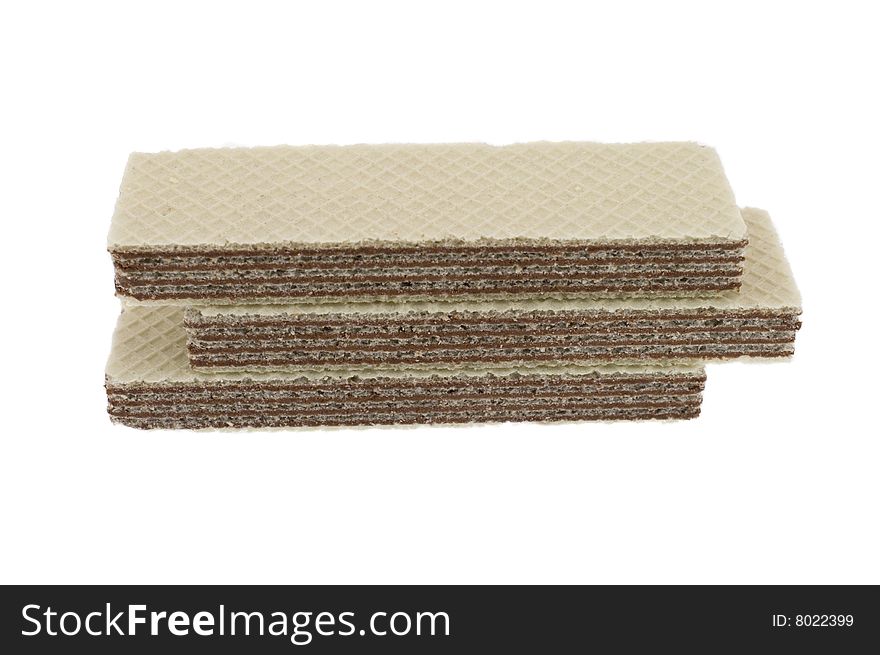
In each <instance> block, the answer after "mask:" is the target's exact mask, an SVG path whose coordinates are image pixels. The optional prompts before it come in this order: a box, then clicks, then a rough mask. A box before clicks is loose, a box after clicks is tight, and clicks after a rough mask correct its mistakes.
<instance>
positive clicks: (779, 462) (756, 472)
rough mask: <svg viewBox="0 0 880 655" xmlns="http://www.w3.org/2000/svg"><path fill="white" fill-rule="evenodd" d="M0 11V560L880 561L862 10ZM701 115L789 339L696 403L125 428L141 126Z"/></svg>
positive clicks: (383, 6)
mask: <svg viewBox="0 0 880 655" xmlns="http://www.w3.org/2000/svg"><path fill="white" fill-rule="evenodd" d="M19 5H20V7H19V8H18V9H14V8H10V7H9V4H7V5H4V7H5V8H4V9H2V10H0V11H2V15H0V55H2V56H0V62H2V64H0V66H2V73H3V74H2V81H0V84H2V87H0V93H2V96H3V97H2V101H0V114H2V122H0V129H2V142H0V146H2V147H0V167H2V168H0V180H2V205H0V207H2V209H0V211H2V216H3V241H2V243H3V256H2V258H0V261H2V266H3V300H4V302H5V305H4V309H3V320H2V328H0V329H2V330H3V344H4V349H3V375H2V381H3V382H2V384H3V386H4V390H3V394H2V395H3V417H2V428H0V429H2V459H0V467H2V471H0V503H2V517H0V526H2V538H0V551H2V552H0V581H2V582H22V583H23V582H28V583H38V582H39V583H49V582H94V583H98V582H108V583H160V582H186V583H198V582H201V583H207V582H211V583H221V582H223V583H238V582H252V583H269V582H285V583H306V582H311V583H337V582H377V583H378V582H381V583H429V582H440V583H445V582H475V583H476V582H481V583H482V582H502V583H513V582H556V583H569V582H592V583H598V582H604V583H635V582H642V583H644V582H672V583H692V582H695V583H708V582H727V583H746V582H752V583H783V582H788V583H808V582H814V583H831V582H835V583H862V582H873V583H880V564H878V562H880V558H878V556H877V554H878V552H880V535H878V497H880V494H878V492H880V475H878V464H880V445H878V438H877V434H878V430H877V425H876V423H877V418H876V416H877V414H876V411H875V410H876V406H877V404H878V399H877V390H878V382H877V374H878V370H880V362H878V359H877V350H876V349H877V341H876V339H877V337H876V331H877V319H878V315H877V303H876V296H877V292H876V289H877V279H878V258H877V256H876V248H877V239H878V237H880V234H878V218H880V216H878V213H880V212H878V197H880V195H878V191H877V185H878V180H880V167H878V153H880V150H878V148H880V138H878V127H877V126H878V119H880V118H878V117H880V103H878V98H877V93H878V91H877V89H878V62H880V49H878V45H877V42H878V41H877V28H878V20H877V17H876V16H875V15H872V14H871V10H870V9H871V3H867V2H866V3H864V4H862V5H857V4H850V3H846V2H839V1H838V2H833V3H825V5H824V7H822V6H819V5H813V4H812V3H807V2H792V3H782V2H780V3H766V2H757V3H750V2H736V3H727V5H726V6H724V5H720V4H714V3H709V2H694V3H669V2H663V3H659V2H644V3H632V2H629V3H628V2H614V3H611V2H609V3H606V6H589V5H588V4H587V3H571V4H562V3H554V2H548V1H547V0H542V1H540V2H535V3H533V4H531V5H528V4H519V3H515V2H510V1H508V2H503V3H498V4H492V3H478V2H473V1H470V2H463V3H457V2H450V1H449V0H446V1H444V2H442V3H436V4H435V5H430V4H427V3H414V2H401V3H398V4H391V3H377V2H359V3H351V4H346V5H343V4H339V3H334V2H321V3H319V2H310V3H278V4H271V3H262V2H253V1H249V2H241V3H239V4H238V5H237V6H230V5H227V4H225V3H219V2H206V3H183V2H170V3H164V2H155V1H154V2H140V3H129V4H126V3H118V2H116V3H107V4H106V5H98V4H94V3H87V2H76V3H58V4H56V5H45V4H43V3H19ZM544 139H546V140H597V141H638V140H666V139H682V140H698V141H701V142H704V143H707V144H710V145H712V146H714V147H716V148H717V149H718V151H719V153H720V155H721V158H722V160H723V162H724V164H725V166H726V170H727V173H728V177H729V179H730V181H731V183H732V185H733V187H734V190H735V192H736V194H737V199H738V201H739V202H740V203H741V204H745V205H751V206H757V207H762V208H765V209H767V210H769V211H770V212H771V215H772V216H773V218H774V219H775V221H776V223H777V227H778V229H779V231H780V234H781V236H782V238H783V240H784V243H785V247H786V250H787V252H788V254H789V256H790V259H791V262H792V266H793V268H794V271H795V274H796V276H797V279H798V282H799V284H800V287H801V290H802V293H803V296H804V316H803V320H804V327H803V329H802V330H801V332H800V334H799V336H798V342H797V355H796V357H795V360H794V361H793V362H792V363H790V364H768V365H742V364H731V365H726V366H712V367H711V368H710V369H709V371H708V373H709V380H708V384H707V388H706V394H705V403H704V409H703V415H702V417H701V418H699V419H698V420H695V421H691V422H683V423H668V424H664V423H659V424H658V423H644V424H638V423H637V424H625V423H624V424H613V425H608V424H582V425H575V426H541V425H528V424H521V425H501V426H493V427H481V428H467V429H461V428H458V429H450V428H433V429H431V428H428V429H410V430H400V429H398V430H367V431H336V432H320V431H318V432H298V433H297V432H286V433H285V432H280V433H279V432H276V433H237V434H212V433H205V434H201V433H200V434H193V433H187V432H140V431H136V430H131V429H127V428H124V427H115V426H112V425H111V424H110V422H109V420H108V418H107V416H106V413H105V402H106V401H105V397H104V390H103V387H102V385H103V366H104V362H105V359H106V357H107V354H108V349H109V344H110V335H111V332H112V329H113V325H114V322H115V318H116V315H117V313H118V311H119V309H118V302H117V300H116V299H115V298H114V297H113V281H112V278H113V275H112V267H111V262H110V257H109V255H108V254H107V253H106V251H105V236H106V232H107V228H108V225H109V220H110V215H111V213H112V211H113V205H114V202H115V198H116V193H117V190H118V186H119V181H120V178H121V175H122V170H123V166H124V164H125V160H126V157H127V156H128V154H129V152H130V151H133V150H143V151H155V150H165V149H179V148H183V147H198V146H221V145H228V144H237V145H258V144H260V145H269V144H279V143H288V144H309V143H342V144H345V143H359V142H367V143H375V142H380V143H381V142H401V141H403V142H444V141H484V142H489V143H495V144H503V143H510V142H518V141H530V140H544Z"/></svg>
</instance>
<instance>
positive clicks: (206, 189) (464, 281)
mask: <svg viewBox="0 0 880 655" xmlns="http://www.w3.org/2000/svg"><path fill="white" fill-rule="evenodd" d="M745 239H746V230H745V225H744V223H743V221H742V218H741V216H740V214H739V211H738V210H737V207H736V204H735V201H734V197H733V193H732V192H731V189H730V186H729V184H728V182H727V179H726V178H725V175H724V172H723V169H722V167H721V164H720V161H719V159H718V156H717V154H716V153H715V151H714V150H712V149H711V148H707V147H704V146H700V145H698V144H694V143H642V144H593V143H532V144H519V145H512V146H503V147H495V146H488V145H480V144H452V145H379V146H376V145H359V146H309V147H287V146H281V147H270V148H233V149H204V150H187V151H181V152H176V153H171V152H164V153H158V154H142V153H135V154H133V155H132V156H131V158H130V159H129V162H128V166H127V168H126V171H125V175H124V177H123V181H122V186H121V190H120V196H119V200H118V203H117V206H116V211H115V213H114V216H113V222H112V226H111V229H110V235H109V248H110V251H111V252H112V253H113V255H114V261H115V263H116V267H117V289H118V291H119V292H120V294H122V295H125V296H130V297H133V298H136V299H139V300H160V301H173V300H192V299H200V300H206V301H217V302H228V301H234V302H241V301H248V300H251V299H254V300H272V301H282V302H283V301H286V300H297V301H303V300H310V299H312V300H314V299H318V300H323V299H340V298H346V299H364V300H368V299H383V298H385V299H387V298H396V299H404V298H431V297H437V296H443V295H455V296H456V297H484V296H489V297H508V296H511V295H513V296H517V295H520V294H526V295H528V294H533V295H534V294H547V293H551V294H554V293H559V294H563V295H569V294H570V295H575V296H577V295H584V294H586V295H589V294H592V293H600V294H612V295H653V294H655V293H660V294H663V293H676V294H680V293H682V292H683V293H701V292H709V293H713V292H718V291H723V290H725V289H730V288H735V287H736V285H737V279H738V275H739V273H740V270H741V267H740V266H739V262H740V261H741V257H740V255H741V249H742V248H743V247H744V245H745ZM649 255H650V257H649ZM548 256H549V257H550V260H546V259H542V258H547V257H548ZM560 266H567V267H570V268H571V270H567V271H566V272H565V273H566V274H565V275H564V276H562V277H561V278H559V279H556V280H555V281H554V280H553V279H552V278H553V273H554V272H555V273H556V274H558V273H559V270H558V269H559V267H560ZM346 269H348V270H347V271H346ZM353 271H356V272H357V273H358V274H359V275H360V277H359V278H357V279H355V280H353V281H352V280H348V281H346V280H347V278H349V277H350V275H349V273H351V272H353ZM417 271H418V272H419V273H420V275H419V276H416V277H415V278H413V274H414V273H416V272H417ZM450 276H451V277H450ZM469 276H470V277H469ZM477 280H480V281H481V282H480V284H478V285H475V284H473V282H474V281H477ZM548 280H549V282H548ZM404 281H409V282H410V284H408V285H406V286H404V285H402V282H404Z"/></svg>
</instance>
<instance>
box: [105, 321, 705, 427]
mask: <svg viewBox="0 0 880 655" xmlns="http://www.w3.org/2000/svg"><path fill="white" fill-rule="evenodd" d="M182 320H183V313H182V310H181V309H179V308H175V307H134V308H129V309H128V310H126V311H125V312H124V313H123V314H122V316H121V317H120V320H119V324H118V326H117V330H116V334H115V335H114V342H113V351H112V353H111V356H110V361H109V362H108V365H107V377H106V387H107V398H108V411H109V413H110V417H111V419H112V420H113V421H115V422H118V423H122V424H125V425H129V426H132V427H137V428H190V429H204V428H278V427H318V426H366V425H407V424H456V423H486V422H501V421H585V420H609V421H610V420H648V419H685V418H693V417H696V416H698V415H699V412H700V402H701V399H702V389H703V384H704V381H705V374H704V372H703V369H702V368H699V367H679V368H657V367H613V366H605V367H579V366H564V367H535V368H529V369H524V370H515V369H495V370H493V371H491V372H488V371H486V370H480V369H472V370H471V369H469V370H458V371H455V372H454V373H450V372H445V373H441V372H437V371H430V370H427V371H425V370H423V371H383V372H381V373H368V372H363V371H362V372H360V374H358V375H355V374H353V373H351V372H344V371H340V372H337V373H333V374H332V375H327V374H324V373H317V372H298V373H293V372H291V373H262V374H260V373H256V374H254V373H251V374H247V373H224V374H213V375H212V374H204V373H197V372H193V371H192V370H191V369H190V368H189V365H188V360H187V355H186V336H185V333H184V330H183V324H182Z"/></svg>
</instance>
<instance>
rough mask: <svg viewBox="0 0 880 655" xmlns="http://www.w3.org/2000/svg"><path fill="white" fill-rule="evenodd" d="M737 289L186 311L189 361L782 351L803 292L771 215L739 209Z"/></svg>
mask: <svg viewBox="0 0 880 655" xmlns="http://www.w3.org/2000/svg"><path fill="white" fill-rule="evenodd" d="M743 217H744V218H745V222H746V224H747V225H748V230H749V246H748V247H747V248H746V253H745V270H744V274H743V278H742V289H741V290H740V291H739V292H736V291H728V292H726V293H725V294H723V295H722V296H720V297H717V298H704V299H697V298H683V299H673V298H662V299H656V300H648V299H602V300H596V299H593V300H570V301H557V300H549V301H513V302H510V301H500V302H499V301H493V302H467V303H456V302H434V303H403V304H393V303H373V304H368V303H349V304H341V305H339V304H337V305H309V304H302V305H294V306H284V305H262V306H246V305H242V306H225V307H224V306H205V307H198V308H189V309H188V310H187V311H186V314H185V321H184V325H185V327H186V330H187V333H188V343H187V348H188V353H189V357H190V362H191V364H192V366H193V368H196V369H199V370H204V371H218V370H244V369H248V370H285V369H288V368H296V369H303V368H306V369H308V368H334V367H336V368H354V369H356V368H359V367H366V368H374V367H392V368H395V367H404V368H406V367H409V368H419V367H424V368H455V367H469V366H474V365H479V366H500V367H507V366H518V367H522V366H537V365H545V366H546V365H559V364H584V363H591V364H601V363H609V362H613V363H615V364H620V363H625V364H645V363H653V364H658V363H669V362H686V361H692V360H709V361H712V360H726V359H733V358H744V357H752V358H762V359H781V358H787V357H790V356H791V355H792V354H793V352H794V342H795V334H796V332H797V330H798V329H799V327H800V319H799V316H800V313H801V304H800V303H801V301H800V294H799V293H798V289H797V285H796V284H795V281H794V278H793V276H792V272H791V268H790V266H789V264H788V262H787V260H786V258H785V254H784V252H783V249H782V246H781V243H780V241H779V238H778V236H777V234H776V232H775V230H774V227H773V224H772V222H771V221H770V217H769V216H768V215H767V213H766V212H764V211H762V210H758V209H744V210H743Z"/></svg>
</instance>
